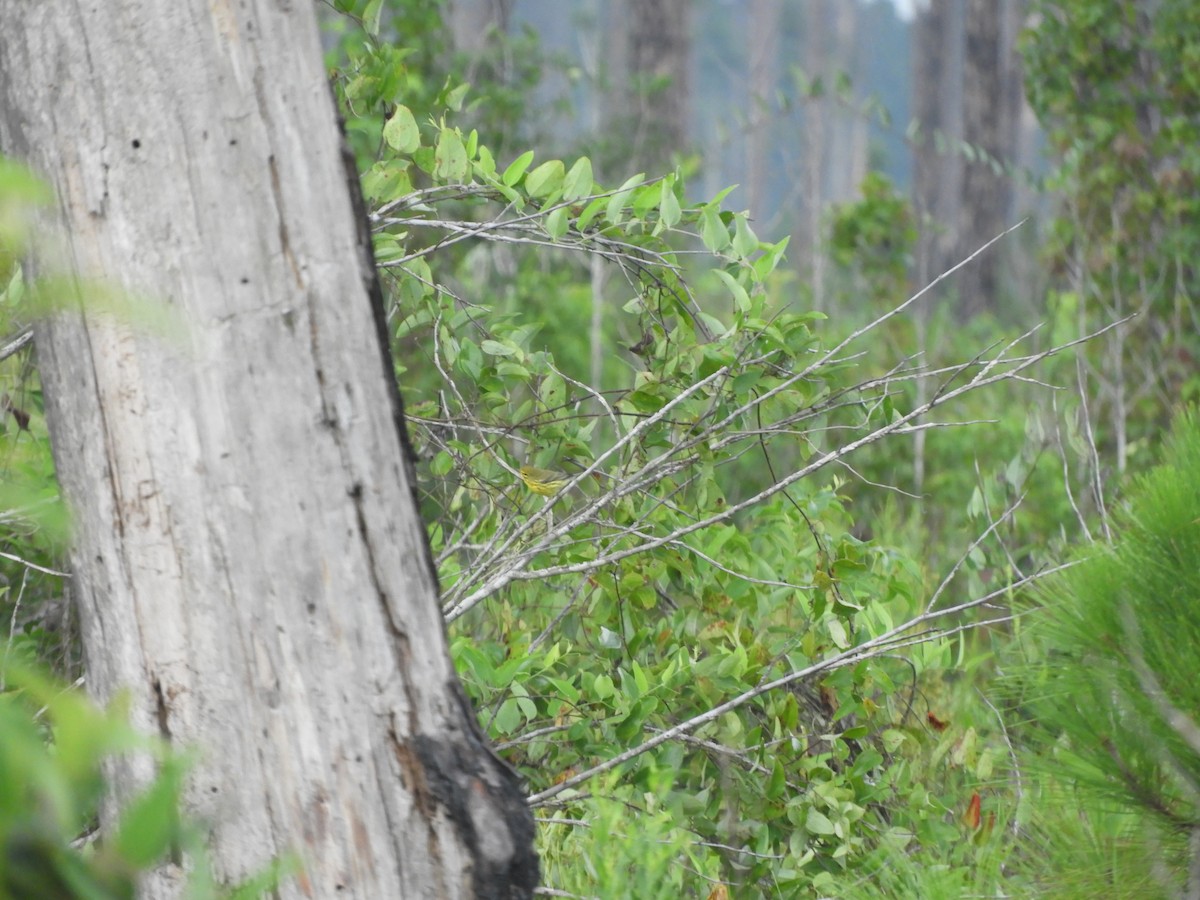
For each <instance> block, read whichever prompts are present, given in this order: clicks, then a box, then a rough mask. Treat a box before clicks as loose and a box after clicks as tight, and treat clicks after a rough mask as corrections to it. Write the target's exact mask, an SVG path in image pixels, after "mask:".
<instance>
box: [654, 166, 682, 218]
mask: <svg viewBox="0 0 1200 900" xmlns="http://www.w3.org/2000/svg"><path fill="white" fill-rule="evenodd" d="M674 182H675V179H674V178H664V179H663V181H662V197H661V199H660V200H659V202H658V208H659V215H660V216H661V217H662V222H663V224H664V225H666V226H667V227H668V228H674V227H675V226H676V225H678V224H679V220H680V219H682V218H683V210H682V209H680V208H679V198H678V197H676V196H675V190H674Z"/></svg>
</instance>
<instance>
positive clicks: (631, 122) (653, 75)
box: [607, 0, 692, 180]
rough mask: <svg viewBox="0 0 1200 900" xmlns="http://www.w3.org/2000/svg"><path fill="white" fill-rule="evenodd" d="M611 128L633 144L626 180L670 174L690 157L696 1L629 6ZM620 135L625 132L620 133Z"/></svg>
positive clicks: (637, 1)
mask: <svg viewBox="0 0 1200 900" xmlns="http://www.w3.org/2000/svg"><path fill="white" fill-rule="evenodd" d="M617 26H618V28H619V30H620V43H621V46H620V47H619V48H618V54H619V56H618V59H619V60H620V61H621V62H620V63H618V66H619V68H617V69H616V70H615V72H616V74H617V77H618V78H620V79H621V80H623V82H624V83H623V84H621V85H620V88H621V90H618V91H617V92H616V93H615V94H614V98H619V99H617V102H618V103H619V104H620V105H619V107H617V108H615V109H611V110H610V112H609V115H608V116H607V119H608V120H609V123H610V127H615V128H619V129H621V130H622V131H623V132H624V133H625V134H628V135H630V136H631V138H632V144H633V146H632V148H631V152H630V154H629V157H628V160H629V161H628V163H627V165H626V168H627V169H628V172H627V173H625V174H622V175H621V176H620V178H621V179H622V180H623V179H624V178H625V177H627V176H628V175H632V174H634V173H635V172H666V171H668V170H669V169H670V168H671V159H672V155H674V154H678V155H683V154H684V153H686V152H687V143H688V122H689V121H690V119H691V116H690V111H691V71H690V70H691V53H692V0H625V2H624V4H623V6H622V7H621V11H620V16H619V18H618V20H617ZM618 133H621V132H618Z"/></svg>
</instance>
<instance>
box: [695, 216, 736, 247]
mask: <svg viewBox="0 0 1200 900" xmlns="http://www.w3.org/2000/svg"><path fill="white" fill-rule="evenodd" d="M700 237H701V238H702V239H703V240H704V246H705V247H707V248H708V250H709V252H710V253H720V252H721V251H722V250H724V249H725V248H726V247H728V246H729V229H728V228H726V227H725V223H724V222H722V221H721V214H720V213H719V212H718V211H717V208H716V207H715V206H712V205H711V204H710V205H708V206H706V207H704V210H703V212H701V213H700Z"/></svg>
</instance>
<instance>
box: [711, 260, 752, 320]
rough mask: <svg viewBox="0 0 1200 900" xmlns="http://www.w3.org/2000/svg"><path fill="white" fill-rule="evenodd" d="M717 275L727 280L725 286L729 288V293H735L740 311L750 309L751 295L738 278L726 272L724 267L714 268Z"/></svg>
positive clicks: (734, 296)
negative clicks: (739, 282)
mask: <svg viewBox="0 0 1200 900" xmlns="http://www.w3.org/2000/svg"><path fill="white" fill-rule="evenodd" d="M714 271H715V272H716V274H717V277H718V278H720V279H721V280H722V281H723V282H725V287H727V288H729V293H731V294H733V301H734V303H736V304H737V308H738V310H739V311H740V312H744V313H745V312H749V311H750V295H749V294H747V293H746V289H745V288H744V287H742V286H741V285H740V284H738V281H737V279H736V278H734V277H733V276H732V275H730V274H729V273H728V272H726V271H725V270H724V269H716V270H714Z"/></svg>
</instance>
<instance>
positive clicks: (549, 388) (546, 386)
mask: <svg viewBox="0 0 1200 900" xmlns="http://www.w3.org/2000/svg"><path fill="white" fill-rule="evenodd" d="M566 398H567V385H566V382H565V381H563V379H562V376H561V375H559V374H558V373H556V372H552V373H551V374H549V375H547V376H546V377H545V378H543V379H542V383H541V384H540V385H539V386H538V399H539V400H541V401H542V405H543V406H544V407H546V409H558V408H559V407H560V406H562V405H563V401H564V400H566Z"/></svg>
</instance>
